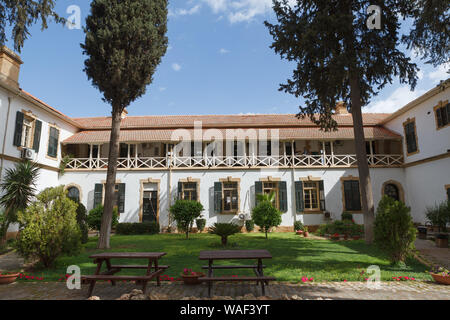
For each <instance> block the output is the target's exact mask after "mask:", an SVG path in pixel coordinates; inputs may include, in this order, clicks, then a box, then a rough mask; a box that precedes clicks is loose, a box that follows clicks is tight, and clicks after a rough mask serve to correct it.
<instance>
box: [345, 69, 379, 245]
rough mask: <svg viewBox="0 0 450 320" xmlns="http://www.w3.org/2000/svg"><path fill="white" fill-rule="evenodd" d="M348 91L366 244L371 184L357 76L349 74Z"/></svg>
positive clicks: (370, 233)
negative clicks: (349, 92) (349, 91)
mask: <svg viewBox="0 0 450 320" xmlns="http://www.w3.org/2000/svg"><path fill="white" fill-rule="evenodd" d="M350 90H351V94H350V95H351V103H352V116H353V132H354V135H355V151H356V160H357V164H358V173H359V189H360V192H361V201H362V203H361V205H362V209H363V212H364V236H365V239H366V243H367V244H371V243H372V242H373V224H374V216H375V214H374V204H373V195H372V183H371V182H370V172H369V163H368V160H367V152H366V140H365V138H364V127H363V120H362V114H361V91H360V88H359V80H358V75H357V74H350Z"/></svg>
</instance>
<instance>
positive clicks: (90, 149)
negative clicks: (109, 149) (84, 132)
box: [89, 144, 92, 169]
mask: <svg viewBox="0 0 450 320" xmlns="http://www.w3.org/2000/svg"><path fill="white" fill-rule="evenodd" d="M89 169H92V144H90V145H89Z"/></svg>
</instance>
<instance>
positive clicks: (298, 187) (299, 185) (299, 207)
mask: <svg viewBox="0 0 450 320" xmlns="http://www.w3.org/2000/svg"><path fill="white" fill-rule="evenodd" d="M295 209H296V212H297V213H301V212H303V211H304V210H305V204H304V202H303V182H302V181H295Z"/></svg>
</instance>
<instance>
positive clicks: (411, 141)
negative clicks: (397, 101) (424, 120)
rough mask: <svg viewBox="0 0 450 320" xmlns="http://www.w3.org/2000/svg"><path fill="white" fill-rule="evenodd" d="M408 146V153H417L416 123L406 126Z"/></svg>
mask: <svg viewBox="0 0 450 320" xmlns="http://www.w3.org/2000/svg"><path fill="white" fill-rule="evenodd" d="M405 131H406V144H407V149H408V153H412V152H416V151H417V145H416V131H415V130H414V122H410V123H408V124H407V125H406V130H405Z"/></svg>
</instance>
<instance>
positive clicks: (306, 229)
mask: <svg viewBox="0 0 450 320" xmlns="http://www.w3.org/2000/svg"><path fill="white" fill-rule="evenodd" d="M308 235H309V233H308V227H303V236H304V237H305V238H307V237H308Z"/></svg>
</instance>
